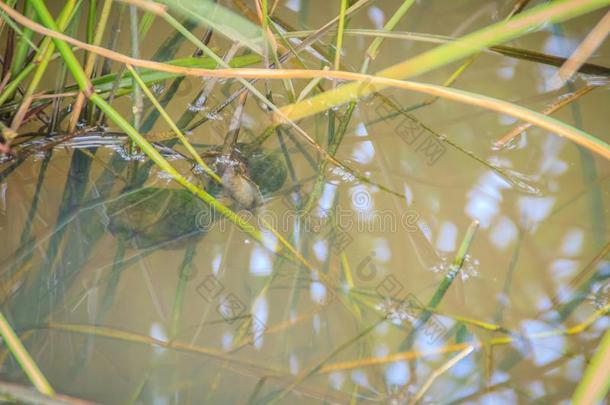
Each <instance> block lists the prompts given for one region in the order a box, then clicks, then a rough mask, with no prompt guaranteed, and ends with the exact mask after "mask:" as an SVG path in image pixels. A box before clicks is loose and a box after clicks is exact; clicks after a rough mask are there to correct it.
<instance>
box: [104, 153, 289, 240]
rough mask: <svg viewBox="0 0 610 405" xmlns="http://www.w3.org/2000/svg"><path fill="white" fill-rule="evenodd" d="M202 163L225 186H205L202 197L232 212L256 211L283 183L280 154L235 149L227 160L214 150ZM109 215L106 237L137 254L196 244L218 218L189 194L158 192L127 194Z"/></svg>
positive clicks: (152, 189) (151, 189) (112, 206)
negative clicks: (129, 244) (134, 248)
mask: <svg viewBox="0 0 610 405" xmlns="http://www.w3.org/2000/svg"><path fill="white" fill-rule="evenodd" d="M203 157H204V158H205V159H206V160H207V163H208V164H209V165H210V167H212V169H214V170H216V171H217V173H219V175H220V176H221V178H222V182H223V184H222V185H220V184H218V183H216V182H214V181H213V180H209V181H208V182H207V185H206V186H205V189H206V191H207V192H208V193H210V194H211V195H213V196H214V197H216V198H217V199H219V200H221V201H222V202H223V204H225V205H230V206H231V207H232V208H233V209H234V210H239V209H247V210H255V209H256V208H257V207H259V206H260V205H262V204H263V201H264V198H265V197H268V196H269V195H270V194H271V193H274V192H276V191H278V190H279V189H280V188H281V187H282V186H283V185H284V183H285V181H286V178H287V168H286V165H285V163H284V160H283V158H282V157H281V156H280V155H279V153H277V152H269V151H266V150H264V149H262V148H260V147H254V146H252V145H249V144H245V143H237V144H236V145H235V148H234V149H233V152H232V153H231V154H230V156H229V157H228V158H227V155H226V154H223V153H222V151H221V150H219V149H218V148H213V149H212V150H210V151H209V152H206V153H205V154H204V155H203ZM107 212H108V215H109V217H110V223H109V225H108V229H109V230H110V232H111V233H112V234H113V235H114V236H118V237H121V238H123V239H124V240H129V241H132V242H133V243H134V244H135V246H137V247H138V248H141V249H144V248H149V247H153V246H159V247H163V248H170V249H171V248H178V247H180V246H181V245H183V244H184V242H188V241H194V240H197V239H200V238H201V237H202V236H203V235H204V234H205V231H206V230H207V229H208V228H209V226H210V225H212V223H213V222H214V221H215V220H216V219H218V218H219V215H220V214H218V213H216V212H215V211H214V210H213V209H212V208H211V207H210V206H209V205H207V204H206V203H204V202H203V201H202V200H201V199H199V198H198V197H196V196H194V195H193V194H192V193H191V192H189V191H187V190H184V189H172V188H159V187H147V188H143V189H140V190H138V191H132V192H127V193H126V194H124V195H122V196H121V197H119V198H118V199H117V200H116V201H113V202H111V203H109V204H107Z"/></svg>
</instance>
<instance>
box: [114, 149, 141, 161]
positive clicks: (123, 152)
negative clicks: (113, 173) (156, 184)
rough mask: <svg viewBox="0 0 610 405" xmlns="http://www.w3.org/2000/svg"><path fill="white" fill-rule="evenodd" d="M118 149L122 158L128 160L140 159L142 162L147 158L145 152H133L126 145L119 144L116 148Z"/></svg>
mask: <svg viewBox="0 0 610 405" xmlns="http://www.w3.org/2000/svg"><path fill="white" fill-rule="evenodd" d="M116 151H117V153H118V154H119V155H120V156H121V158H123V159H124V160H127V161H140V162H141V161H144V159H145V158H146V155H145V154H144V153H143V152H140V153H132V152H130V151H129V149H127V148H126V147H125V146H119V147H118V148H117V149H116Z"/></svg>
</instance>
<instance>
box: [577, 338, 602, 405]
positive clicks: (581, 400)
mask: <svg viewBox="0 0 610 405" xmlns="http://www.w3.org/2000/svg"><path fill="white" fill-rule="evenodd" d="M609 390H610V329H608V330H606V333H604V336H603V338H602V340H601V342H600V344H599V346H598V347H597V351H596V352H595V354H594V355H593V359H591V362H590V363H589V366H588V367H587V369H586V370H585V375H584V377H583V379H582V380H581V381H580V383H579V384H578V387H576V391H574V395H573V396H572V403H573V404H575V405H594V404H599V403H601V402H603V399H604V398H606V395H607V394H608V391H609Z"/></svg>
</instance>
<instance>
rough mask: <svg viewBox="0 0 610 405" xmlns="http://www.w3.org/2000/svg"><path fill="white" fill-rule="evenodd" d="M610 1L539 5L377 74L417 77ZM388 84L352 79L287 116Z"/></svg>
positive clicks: (580, 0) (304, 114) (303, 114)
mask: <svg viewBox="0 0 610 405" xmlns="http://www.w3.org/2000/svg"><path fill="white" fill-rule="evenodd" d="M609 4H610V1H609V0H563V1H554V2H552V3H548V4H544V5H540V6H538V7H535V8H533V9H531V10H529V11H527V12H524V13H522V14H520V15H519V16H517V17H515V18H513V19H511V20H510V21H502V22H498V23H496V24H492V25H490V26H488V27H486V28H483V29H481V30H478V31H476V32H473V33H471V34H468V35H466V36H464V37H462V38H461V40H458V41H455V42H452V43H448V44H445V45H441V46H439V47H437V48H434V49H432V50H430V51H427V52H424V53H422V54H420V55H418V56H415V57H413V58H410V59H407V60H406V61H404V62H401V63H398V64H396V65H394V66H391V67H389V68H386V69H384V70H382V71H380V72H378V73H377V74H376V76H380V77H387V78H393V79H407V78H410V77H414V76H417V75H420V74H423V73H426V72H429V71H431V70H434V69H436V68H439V67H441V66H445V65H447V64H449V63H452V62H455V61H457V60H460V59H463V58H465V57H468V56H470V55H473V54H476V53H478V52H480V51H481V50H482V49H485V48H487V47H490V46H493V45H497V44H500V43H503V42H506V41H509V40H511V39H515V38H518V37H520V36H523V35H525V34H527V33H529V32H531V31H532V29H534V28H536V27H538V26H540V25H541V24H543V23H548V22H561V21H565V20H568V19H570V18H574V17H577V16H579V15H583V14H586V13H588V12H591V11H594V10H597V9H600V8H602V7H604V6H607V5H609ZM384 87H387V86H363V85H362V84H361V83H350V84H346V85H344V86H341V87H339V88H337V89H336V90H332V91H329V92H326V93H323V94H320V95H316V96H313V97H310V98H308V99H305V100H303V101H302V102H300V103H296V104H293V105H292V106H288V107H287V108H290V110H291V113H290V114H289V115H288V118H290V119H292V120H298V119H301V118H305V117H308V116H311V115H313V114H317V113H320V112H322V111H325V110H327V109H329V108H331V107H333V106H336V105H341V104H345V103H347V102H349V101H351V100H355V99H357V98H360V97H364V96H366V95H368V94H370V93H371V92H373V91H380V90H381V89H383V88H384Z"/></svg>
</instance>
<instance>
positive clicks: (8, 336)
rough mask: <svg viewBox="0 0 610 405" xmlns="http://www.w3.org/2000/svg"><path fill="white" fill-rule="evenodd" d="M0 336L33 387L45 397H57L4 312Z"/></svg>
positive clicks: (0, 316)
mask: <svg viewBox="0 0 610 405" xmlns="http://www.w3.org/2000/svg"><path fill="white" fill-rule="evenodd" d="M0 334H1V335H2V338H3V340H4V343H5V344H6V345H7V346H8V348H9V350H10V351H11V353H12V354H13V356H14V357H15V359H16V360H17V362H18V363H19V365H20V366H21V368H22V369H23V371H24V372H25V374H26V375H27V376H28V378H29V380H30V382H31V383H32V385H34V387H36V389H37V390H38V391H40V392H41V393H43V394H45V395H49V396H53V395H55V391H54V390H53V388H52V387H51V384H49V381H47V379H46V377H45V376H44V375H43V374H42V372H41V371H40V368H38V365H37V364H36V362H34V359H32V357H31V356H30V354H29V353H28V351H27V350H26V349H25V347H23V344H22V343H21V340H19V337H18V336H17V335H16V334H15V331H13V328H11V325H10V324H9V323H8V321H7V320H6V318H5V317H4V314H3V313H2V312H0Z"/></svg>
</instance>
